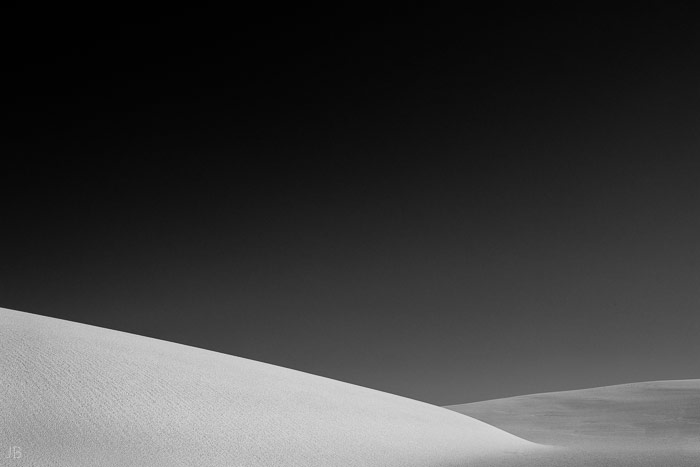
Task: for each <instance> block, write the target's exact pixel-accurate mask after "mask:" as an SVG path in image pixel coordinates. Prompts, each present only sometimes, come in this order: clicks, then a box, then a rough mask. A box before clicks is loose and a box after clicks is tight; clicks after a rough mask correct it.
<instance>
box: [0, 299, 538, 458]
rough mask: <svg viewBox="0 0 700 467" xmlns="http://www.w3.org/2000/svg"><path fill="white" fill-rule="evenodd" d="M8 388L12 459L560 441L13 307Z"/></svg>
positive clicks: (3, 355) (489, 446)
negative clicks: (533, 437) (15, 451)
mask: <svg viewBox="0 0 700 467" xmlns="http://www.w3.org/2000/svg"><path fill="white" fill-rule="evenodd" d="M0 387H1V391H2V392H0V465H5V464H7V465H28V466H66V467H68V466H70V467H80V466H91V467H94V466H102V467H108V466H148V467H159V466H163V467H166V466H167V467H174V466H188V467H191V466H200V465H201V466H207V467H216V466H226V467H233V466H245V467H256V466H304V467H314V466H318V467H330V466H358V467H360V466H361V467H368V466H443V465H444V466H462V465H470V466H476V465H493V462H497V461H499V462H500V461H504V460H508V459H511V460H513V459H517V458H520V457H521V456H523V455H525V454H527V453H536V452H542V451H546V450H547V449H546V448H543V447H540V446H539V445H537V444H534V443H531V442H529V441H525V440H523V439H520V438H518V437H516V436H513V435H511V434H508V433H506V432H504V431H502V430H500V429H497V428H494V427H493V426H490V425H488V424H486V423H484V422H481V421H478V420H476V419H474V418H471V417H468V416H465V415H462V414H459V413H457V412H455V411H451V410H448V409H445V408H441V407H436V406H433V405H430V404H426V403H422V402H418V401H415V400H411V399H407V398H403V397H400V396H395V395H392V394H387V393H383V392H380V391H375V390H371V389H368V388H364V387H360V386H355V385H352V384H348V383H343V382H340V381H335V380H331V379H327V378H322V377H319V376H314V375H310V374H306V373H302V372H299V371H294V370H290V369H285V368H281V367H277V366H273V365H269V364H265V363H260V362H256V361H252V360H247V359H243V358H238V357H234V356H230V355H225V354H221V353H216V352H211V351H207V350H202V349H198V348H193V347H188V346H184V345H179V344H175V343H171V342H166V341H161V340H157V339H151V338H146V337H142V336H137V335H132V334H127V333H123V332H117V331H112V330H108V329H103V328H98V327H94V326H87V325H83V324H78V323H73V322H68V321H63V320H58V319H53V318H47V317H42V316H37V315H32V314H28V313H22V312H18V311H11V310H5V309H0ZM12 447H18V448H19V449H20V452H21V458H10V459H4V457H6V456H7V455H8V453H11V452H13V451H12V450H11V449H12ZM2 462H5V464H2Z"/></svg>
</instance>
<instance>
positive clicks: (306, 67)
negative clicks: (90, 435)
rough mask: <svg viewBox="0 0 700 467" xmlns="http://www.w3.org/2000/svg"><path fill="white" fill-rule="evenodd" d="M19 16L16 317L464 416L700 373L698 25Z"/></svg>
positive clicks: (6, 169) (4, 268)
mask: <svg viewBox="0 0 700 467" xmlns="http://www.w3.org/2000/svg"><path fill="white" fill-rule="evenodd" d="M354 13H357V12H354ZM317 14H318V13H317ZM355 16H360V15H355ZM8 18H9V19H8V23H9V24H10V26H11V27H9V28H5V30H4V32H3V38H2V39H3V42H4V44H5V49H6V51H5V52H4V54H5V56H4V58H3V61H2V63H3V67H2V68H3V76H4V77H5V78H6V79H5V80H4V81H5V83H6V84H5V85H4V87H3V101H4V103H3V108H4V110H5V112H4V114H5V118H4V119H3V121H4V123H3V127H4V130H5V133H6V136H5V137H4V138H3V142H2V146H3V147H2V155H3V159H2V169H1V170H0V178H1V179H2V181H1V185H0V195H1V196H2V198H1V199H2V205H1V207H0V306H3V307H6V308H12V309H18V310H22V311H28V312H32V313H37V314H42V315H47V316H54V317H59V318H64V319H69V320H74V321H79V322H83V323H88V324H94V325H98V326H103V327H107V328H112V329H118V330H122V331H127V332H132V333H136V334H142V335H146V336H151V337H157V338H161V339H166V340H170V341H175V342H180V343H183V344H188V345H194V346H198V347H203V348H207V349H211V350H216V351H220V352H225V353H229V354H233V355H238V356H242V357H246V358H251V359H255V360H260V361H264V362H268V363H273V364H276V365H281V366H285V367H290V368H295V369H298V370H302V371H306V372H310V373H314V374H318V375H322V376H327V377H331V378H336V379H340V380H343V381H348V382H352V383H356V384H360V385H363V386H368V387H371V388H375V389H380V390H384V391H388V392H392V393H396V394H400V395H404V396H407V397H412V398H416V399H419V400H423V401H427V402H431V403H436V404H440V405H446V404H457V403H463V402H470V401H475V400H482V399H490V398H497V397H505V396H509V395H516V394H524V393H532V392H543V391H554V390H564V389H575V388H582V387H591V386H598V385H604V384H615V383H623V382H631V381H642V380H655V379H681V378H698V377H700V375H699V374H698V373H697V355H699V354H700V339H698V338H697V336H698V335H700V183H699V182H700V158H699V157H698V156H700V42H699V39H700V37H699V36H698V34H697V32H696V31H697V29H698V28H697V27H696V25H695V24H693V22H692V21H691V20H690V19H686V18H691V15H690V14H689V12H686V11H674V12H657V11H654V12H648V14H644V15H640V14H635V15H632V14H631V13H625V14H618V15H612V14H611V15H608V14H602V13H594V12H588V11H583V10H582V11H577V12H566V13H564V12H559V13H556V14H555V13H553V12H550V11H523V12H515V11H510V12H509V14H508V15H506V14H504V13H502V12H477V11H473V12H471V13H469V14H465V15H462V16H458V15H457V14H449V13H448V12H442V14H441V15H437V14H425V15H423V16H422V17H421V20H420V21H418V20H416V19H415V18H414V19H411V20H410V21H409V20H405V21H404V20H401V19H400V18H394V19H393V21H392V22H389V21H376V22H372V23H373V24H372V25H368V24H365V23H368V22H367V21H359V20H355V19H354V18H351V17H350V16H349V13H348V16H346V17H344V18H343V17H342V15H336V14H334V15H329V16H325V17H321V16H319V17H313V16H312V15H311V14H306V13H305V12H296V13H295V14H293V15H292V14H291V13H290V14H289V15H288V16H285V15H282V14H280V15H279V16H277V17H275V18H271V17H269V15H268V16H255V15H253V14H252V13H247V12H239V13H238V14H232V13H224V12H217V11H213V10H211V11H205V10H196V11H162V12H157V13H155V14H154V13H145V12H138V14H137V13H136V12H123V11H122V12H107V11H99V12H98V11H94V12H89V11H88V12H85V11H80V12H78V11H65V10H56V11H45V10H44V11H41V12H40V13H37V12H35V11H17V12H16V15H15V16H14V17H13V16H8ZM365 19H367V18H365Z"/></svg>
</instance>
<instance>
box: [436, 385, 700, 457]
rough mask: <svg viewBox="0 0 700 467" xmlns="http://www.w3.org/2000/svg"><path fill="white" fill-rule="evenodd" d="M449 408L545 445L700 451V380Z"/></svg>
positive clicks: (578, 391) (603, 389)
mask: <svg viewBox="0 0 700 467" xmlns="http://www.w3.org/2000/svg"><path fill="white" fill-rule="evenodd" d="M449 408H450V409H452V410H455V411H457V412H460V413H464V414H467V415H470V416H472V417H474V418H477V419H479V420H482V421H485V422H487V423H489V424H492V425H495V426H498V427H499V428H502V429H504V430H506V431H508V432H510V433H514V434H516V435H518V436H520V437H523V438H525V439H529V440H531V441H535V442H538V443H544V444H554V445H559V446H570V447H588V448H594V447H605V446H611V445H614V446H616V447H630V448H634V447H652V446H653V447H655V448H673V449H684V448H691V449H700V380H681V381H653V382H645V383H633V384H622V385H617V386H607V387H601V388H594V389H582V390H577V391H563V392H551V393H544V394H533V395H528V396H519V397H511V398H507V399H496V400H490V401H484V402H476V403H472V404H463V405H456V406H451V407H449Z"/></svg>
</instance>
